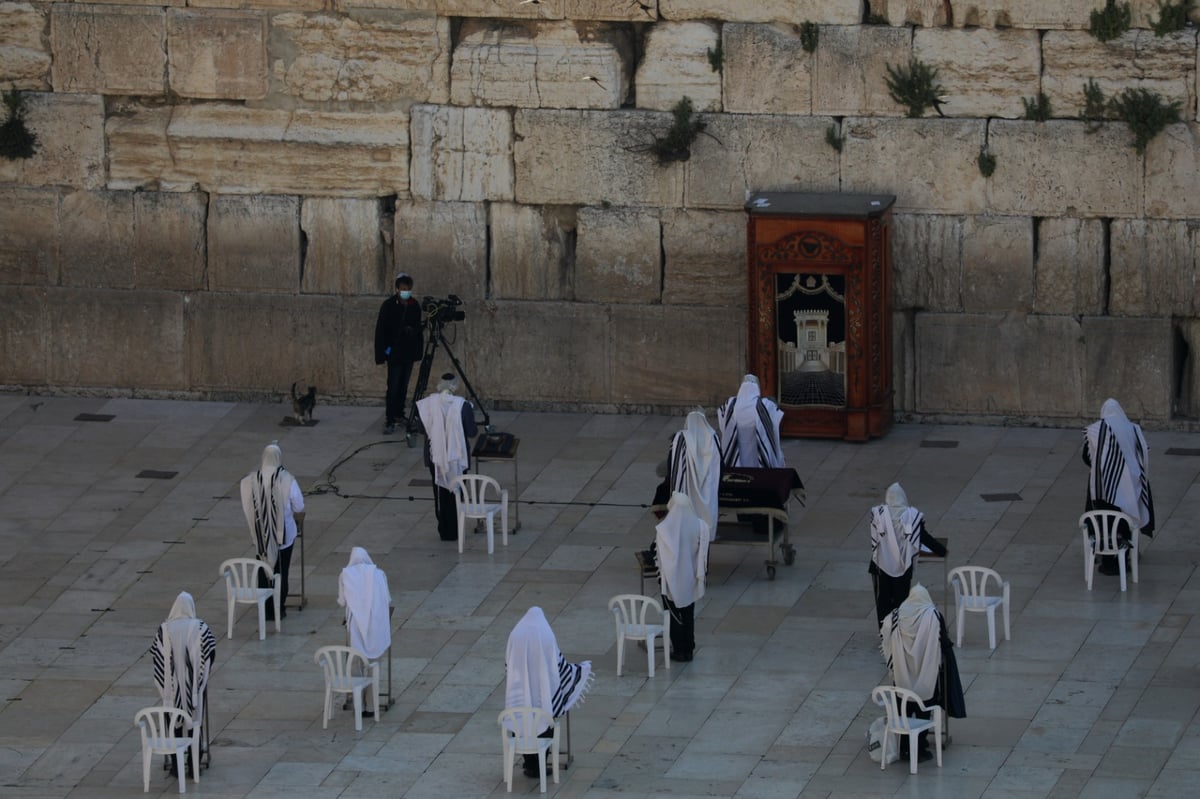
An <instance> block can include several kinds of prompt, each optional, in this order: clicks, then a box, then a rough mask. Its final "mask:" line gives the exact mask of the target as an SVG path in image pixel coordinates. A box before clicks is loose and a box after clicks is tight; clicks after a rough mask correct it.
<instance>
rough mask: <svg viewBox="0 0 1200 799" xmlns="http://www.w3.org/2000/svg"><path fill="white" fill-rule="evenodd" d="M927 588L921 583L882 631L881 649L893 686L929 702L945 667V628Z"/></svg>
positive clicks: (880, 629)
mask: <svg viewBox="0 0 1200 799" xmlns="http://www.w3.org/2000/svg"><path fill="white" fill-rule="evenodd" d="M939 618H940V617H939V616H938V611H937V607H935V606H934V604H933V600H932V599H930V598H929V592H928V591H927V590H925V586H923V585H921V584H920V583H917V584H916V585H914V586H913V587H912V590H911V591H909V592H908V598H907V599H905V600H904V601H903V602H902V603H901V604H900V607H898V608H896V609H895V610H893V611H892V613H891V615H890V616H888V617H887V618H886V619H884V620H883V624H882V625H880V628H879V636H880V649H881V650H882V651H883V657H884V659H885V660H887V665H888V669H890V670H891V672H892V679H893V682H894V683H895V684H896V685H898V686H899V687H901V688H907V689H909V690H910V691H912V692H913V693H915V694H916V695H917V696H919V697H920V698H921V701H928V700H930V699H932V698H933V693H934V691H935V690H936V688H937V677H938V670H939V669H940V668H941V665H942V648H941V640H940V634H939V633H940V630H941V625H940V623H939Z"/></svg>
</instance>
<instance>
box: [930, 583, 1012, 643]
mask: <svg viewBox="0 0 1200 799" xmlns="http://www.w3.org/2000/svg"><path fill="white" fill-rule="evenodd" d="M992 581H995V583H996V588H997V589H998V590H999V591H1000V595H999V596H988V592H987V587H988V583H989V582H992ZM946 582H947V583H949V584H950V586H951V587H952V588H953V589H954V608H955V610H956V612H957V613H956V615H957V616H958V643H957V645H958V646H960V647H961V646H962V637H963V616H964V615H966V612H967V611H968V610H969V611H971V612H972V613H986V614H987V623H988V646H990V647H991V648H992V649H995V648H996V608H997V607H998V606H1003V607H1004V640H1005V641H1008V640H1009V639H1010V638H1011V636H1010V635H1009V619H1008V617H1009V612H1008V609H1009V606H1010V604H1011V603H1010V602H1009V584H1008V582H1007V581H1006V580H1004V579H1002V578H1001V577H1000V574H999V572H997V571H996V570H995V569H989V568H987V567H986V566H959V567H958V568H956V569H951V570H950V573H949V574H948V575H946Z"/></svg>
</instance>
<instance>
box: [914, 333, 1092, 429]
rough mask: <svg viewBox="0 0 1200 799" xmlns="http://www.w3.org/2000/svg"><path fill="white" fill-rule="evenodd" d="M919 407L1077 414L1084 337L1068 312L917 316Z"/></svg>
mask: <svg viewBox="0 0 1200 799" xmlns="http://www.w3.org/2000/svg"><path fill="white" fill-rule="evenodd" d="M915 352H916V368H917V377H916V385H917V404H916V407H917V409H918V410H921V411H924V412H928V413H938V412H948V413H972V414H1005V415H1008V414H1017V415H1025V416H1067V417H1077V416H1079V415H1080V411H1081V406H1080V399H1081V397H1082V396H1083V383H1082V381H1083V368H1082V367H1083V363H1084V357H1085V356H1084V342H1083V336H1082V335H1081V332H1080V327H1079V325H1078V324H1077V323H1076V322H1075V320H1074V319H1072V318H1071V317H1069V316H1025V315H1023V314H1016V313H1014V314H1007V315H1006V314H936V313H918V314H917V317H916V345H915Z"/></svg>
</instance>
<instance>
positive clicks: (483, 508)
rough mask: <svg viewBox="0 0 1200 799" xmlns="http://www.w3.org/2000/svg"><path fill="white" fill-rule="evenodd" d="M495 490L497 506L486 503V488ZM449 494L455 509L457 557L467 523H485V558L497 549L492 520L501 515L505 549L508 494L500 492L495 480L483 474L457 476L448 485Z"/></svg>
mask: <svg viewBox="0 0 1200 799" xmlns="http://www.w3.org/2000/svg"><path fill="white" fill-rule="evenodd" d="M489 487H491V488H494V489H495V491H496V493H497V494H499V495H500V501H499V502H488V501H487V495H488V488H489ZM450 490H451V491H453V492H454V498H455V500H456V501H455V503H454V504H455V505H456V506H457V508H458V554H460V555H461V554H462V551H463V541H464V540H465V539H466V523H467V519H486V520H487V544H488V554H489V555H490V554H492V553H493V552H494V551H495V549H496V538H495V532H494V526H495V525H494V520H495V518H496V513H497V511H499V513H500V533H501V535H502V536H503V541H504V546H508V490H507V489H501V488H500V484H499V483H498V482H496V480H495V478H492V477H488V476H487V475H486V474H460V475H459V476H457V477H455V478H454V479H453V480H451V481H450Z"/></svg>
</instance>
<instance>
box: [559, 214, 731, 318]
mask: <svg viewBox="0 0 1200 799" xmlns="http://www.w3.org/2000/svg"><path fill="white" fill-rule="evenodd" d="M578 222H579V225H578V238H577V240H576V255H575V296H576V297H577V298H578V299H579V300H580V301H581V302H633V303H643V304H645V303H652V302H658V301H659V300H660V299H661V285H662V281H663V274H662V272H663V267H662V259H661V256H660V253H661V252H662V250H663V249H664V247H665V242H664V240H663V230H662V226H661V225H660V223H659V220H658V214H656V213H654V212H653V211H647V210H644V209H639V208H581V209H579V214H578ZM744 238H745V236H743V239H744Z"/></svg>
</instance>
